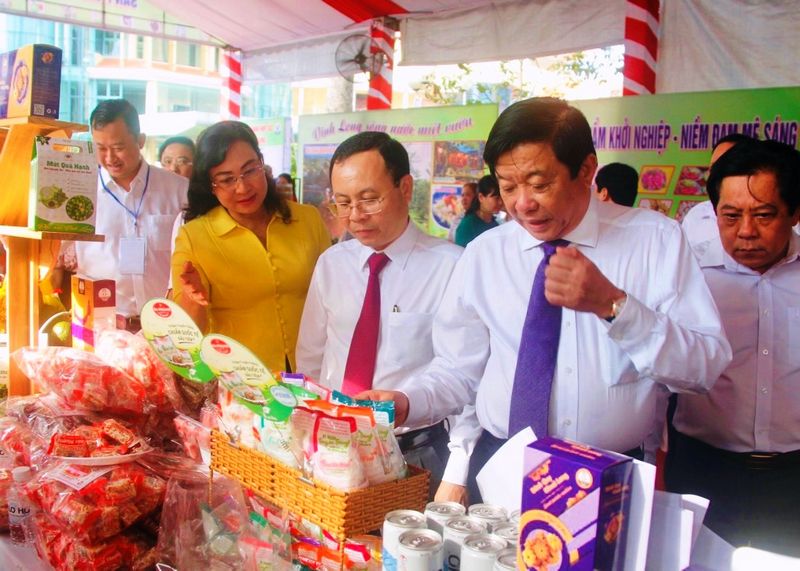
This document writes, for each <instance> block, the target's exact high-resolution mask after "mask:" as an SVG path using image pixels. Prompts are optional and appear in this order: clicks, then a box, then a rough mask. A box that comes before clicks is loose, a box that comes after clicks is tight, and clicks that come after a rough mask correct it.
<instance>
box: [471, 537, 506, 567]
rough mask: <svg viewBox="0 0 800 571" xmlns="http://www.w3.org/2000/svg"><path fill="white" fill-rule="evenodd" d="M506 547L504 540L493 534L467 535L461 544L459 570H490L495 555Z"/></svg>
mask: <svg viewBox="0 0 800 571" xmlns="http://www.w3.org/2000/svg"><path fill="white" fill-rule="evenodd" d="M506 548H507V545H506V540H505V539H503V538H502V537H498V536H496V535H494V534H489V533H476V534H475V535H470V536H467V537H466V538H464V545H462V546H461V571H492V567H494V562H495V560H496V559H497V555H498V554H499V553H500V552H501V551H503V550H504V549H506Z"/></svg>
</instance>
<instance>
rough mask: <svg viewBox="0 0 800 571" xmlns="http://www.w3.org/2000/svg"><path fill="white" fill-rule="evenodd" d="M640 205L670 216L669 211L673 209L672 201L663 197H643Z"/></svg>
mask: <svg viewBox="0 0 800 571" xmlns="http://www.w3.org/2000/svg"><path fill="white" fill-rule="evenodd" d="M638 206H639V208H649V209H650V210H655V211H656V212H660V213H661V214H664V215H665V216H669V212H670V210H671V209H672V201H671V200H664V199H663V198H641V199H639V205H638Z"/></svg>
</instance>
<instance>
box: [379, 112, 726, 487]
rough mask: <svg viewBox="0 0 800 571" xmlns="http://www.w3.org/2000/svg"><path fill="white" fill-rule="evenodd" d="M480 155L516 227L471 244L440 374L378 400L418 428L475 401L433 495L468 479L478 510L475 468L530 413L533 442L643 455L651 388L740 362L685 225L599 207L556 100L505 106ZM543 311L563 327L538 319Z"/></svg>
mask: <svg viewBox="0 0 800 571" xmlns="http://www.w3.org/2000/svg"><path fill="white" fill-rule="evenodd" d="M484 160H485V161H486V162H487V164H488V165H489V168H490V170H491V172H492V174H494V175H495V176H496V177H497V181H498V183H499V185H500V194H501V197H502V199H503V202H504V203H505V205H506V207H507V209H508V212H509V215H510V216H511V217H512V218H513V219H514V221H515V222H516V223H509V224H505V225H503V226H501V227H500V228H497V229H495V230H492V231H491V232H486V233H484V234H482V235H481V236H479V237H478V238H477V239H475V240H474V241H473V242H471V243H470V245H469V247H467V248H466V250H465V252H464V254H463V255H462V257H461V259H460V260H459V262H458V264H457V265H456V269H455V271H454V272H453V276H452V278H451V280H450V284H449V286H448V289H447V292H445V296H444V300H443V302H442V305H441V307H440V308H439V311H438V313H437V315H436V319H435V321H434V327H433V339H434V349H435V355H436V356H435V358H434V360H433V362H432V363H431V365H430V366H429V367H428V368H427V369H426V370H425V371H424V372H423V373H422V374H420V375H416V376H415V377H414V378H413V379H412V380H411V382H409V383H408V384H407V385H406V386H405V387H404V388H403V391H402V392H401V393H391V394H386V393H381V392H378V391H376V392H373V393H372V394H371V395H370V396H372V397H378V398H393V399H394V400H395V402H396V404H397V408H398V410H399V411H400V417H401V420H402V417H403V413H405V412H406V411H407V412H408V417H407V420H406V422H409V423H411V424H422V423H431V422H435V421H436V420H437V419H439V418H441V417H443V416H445V415H448V414H452V413H453V411H454V410H458V408H459V407H461V406H463V405H464V404H466V403H470V402H473V403H475V404H476V413H477V414H476V416H474V417H472V418H464V419H462V424H466V425H468V426H469V428H470V430H471V433H470V434H469V436H465V435H466V433H467V429H466V428H463V427H459V429H458V430H459V434H460V435H461V437H460V441H459V442H452V441H451V457H450V464H449V465H448V478H447V479H446V481H445V482H444V483H443V484H442V487H441V488H440V491H439V492H438V493H437V499H456V500H462V501H463V500H464V499H465V498H464V491H465V490H464V484H466V483H468V484H469V502H471V503H474V502H476V501H480V493H479V490H478V489H477V486H475V476H476V474H477V472H478V471H479V469H480V468H481V467H482V466H483V464H484V463H485V462H486V461H487V460H488V458H490V457H491V456H492V455H493V454H494V452H495V451H496V450H497V449H498V448H499V447H500V446H501V445H502V444H503V442H505V440H506V439H507V438H508V437H510V436H513V435H514V434H515V433H516V432H517V431H518V430H521V429H522V428H524V425H522V424H520V419H523V420H526V419H525V417H524V414H526V413H527V412H528V411H526V409H530V412H531V413H533V412H534V411H538V412H536V414H531V416H530V417H529V418H528V419H527V424H528V425H530V426H534V424H536V425H538V426H540V427H541V428H538V429H537V428H535V429H534V431H535V432H536V433H537V434H538V435H539V436H543V435H544V434H550V435H554V436H557V437H563V438H569V439H572V440H577V441H580V442H585V443H587V444H591V445H596V446H599V447H602V448H606V449H610V450H615V451H618V452H630V453H631V454H637V455H640V450H641V445H642V443H643V441H644V440H645V438H646V437H647V436H648V435H649V434H650V433H651V432H652V431H653V430H654V429H655V428H656V425H657V424H658V423H657V421H656V414H655V413H656V403H657V400H658V399H657V397H658V395H657V392H658V391H657V383H663V384H666V385H667V386H669V387H670V388H671V389H672V390H674V391H689V392H702V391H705V390H708V388H709V387H710V385H711V383H712V382H713V380H714V379H715V378H716V377H717V375H718V374H719V372H720V371H722V369H723V368H724V367H725V366H726V365H727V364H728V362H729V361H730V346H729V345H728V343H727V341H726V340H725V336H724V334H723V331H722V326H721V323H720V319H719V315H718V314H717V311H716V308H715V306H714V302H713V300H712V299H711V295H710V293H709V291H708V287H707V286H706V284H705V282H704V280H703V276H702V273H701V272H700V268H699V267H698V266H697V262H696V261H695V260H694V259H693V257H692V254H691V251H690V250H689V247H688V244H687V243H686V241H685V239H684V237H683V235H682V233H681V230H680V227H679V226H678V225H677V224H676V223H675V222H674V221H672V220H670V219H668V218H667V217H665V216H661V215H660V214H657V213H654V212H651V211H647V210H643V209H631V208H626V207H623V206H619V205H617V204H613V203H606V202H600V201H598V200H593V199H592V196H591V184H592V179H593V177H594V173H595V170H596V168H597V156H596V154H595V150H594V145H593V143H592V135H591V129H590V127H589V124H588V122H587V121H586V118H585V117H584V116H583V115H582V114H581V113H580V111H578V110H577V109H575V108H574V107H571V106H569V105H568V104H567V103H566V102H564V101H561V100H558V99H552V98H534V99H529V100H526V101H521V102H518V103H515V104H514V105H511V106H510V107H508V108H507V109H506V110H505V111H503V113H502V114H501V115H500V117H499V118H498V119H497V122H496V123H495V125H494V126H493V128H492V130H491V132H490V134H489V138H488V140H487V143H486V148H485V152H484ZM559 239H563V240H566V241H568V243H569V246H568V247H564V245H563V244H558V243H555V242H556V240H559ZM553 250H555V253H554V254H551V252H552V251H553ZM546 255H547V256H550V257H549V260H550V261H549V265H548V263H547V257H546ZM535 275H536V279H535V277H534V276H535ZM542 289H543V293H542ZM541 298H544V299H541ZM534 301H535V303H534ZM543 305H544V306H546V307H545V309H546V310H547V311H548V312H550V313H549V315H550V316H552V314H553V312H555V313H556V314H557V315H559V317H558V320H553V319H550V318H548V319H547V320H544V319H542V320H539V321H538V322H537V320H535V319H533V320H531V319H529V317H530V316H531V315H534V316H535V315H536V313H537V311H538V310H541V309H542V306H543ZM526 307H527V308H528V309H527V312H526ZM553 322H554V323H553ZM545 323H547V325H548V328H547V335H545ZM553 325H554V326H555V332H553V331H552V330H551V329H550V327H552V326H553ZM537 336H538V338H537ZM523 340H524V341H525V344H524V345H522V341H523ZM537 345H538V346H539V347H540V352H542V353H547V352H549V353H550V356H551V361H550V369H549V371H550V372H549V375H548V374H544V373H542V374H537V375H536V376H535V378H531V377H529V374H530V373H532V372H533V371H534V370H538V371H542V370H543V369H544V368H543V367H539V366H538V365H537V367H536V368H535V369H534V368H533V367H528V366H527V362H528V360H529V359H530V358H531V352H530V351H529V350H528V349H529V347H531V346H533V347H536V346H537ZM521 348H524V349H525V352H524V353H523V352H522V350H521ZM523 356H524V357H525V360H524V361H523ZM534 356H535V355H534ZM520 362H523V365H522V366H520ZM540 364H541V363H539V365H540ZM542 383H544V385H543V386H544V387H545V389H544V390H543V391H540V392H538V393H537V392H536V391H534V393H533V394H530V389H531V388H533V387H538V386H540V385H542ZM525 392H528V393H529V394H528V396H525V397H518V396H517V395H520V394H525ZM548 393H549V395H550V396H549V397H548V398H543V395H545V394H548ZM512 394H513V395H515V396H514V398H512ZM409 406H410V408H407V407H409ZM512 420H513V421H514V423H512V422H511V421H512ZM514 424H515V425H516V426H513V427H512V428H511V429H510V425H514ZM453 445H455V448H454V446H453ZM459 448H460V450H459ZM451 478H452V479H451Z"/></svg>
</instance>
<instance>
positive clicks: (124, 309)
mask: <svg viewBox="0 0 800 571" xmlns="http://www.w3.org/2000/svg"><path fill="white" fill-rule="evenodd" d="M89 125H90V127H91V130H92V140H93V142H94V147H95V153H96V155H97V160H98V162H99V163H100V170H99V173H98V179H97V233H98V234H103V235H104V236H105V241H104V242H76V243H75V250H76V255H77V268H76V271H77V272H78V273H80V274H82V275H85V276H88V277H92V278H95V279H113V280H115V281H116V286H117V293H116V299H117V326H118V327H124V328H126V329H129V330H131V331H138V330H139V328H140V327H139V312H140V311H141V309H142V306H143V305H144V304H145V303H146V302H147V300H149V299H151V298H153V297H161V296H163V295H164V292H165V291H167V282H168V280H169V270H170V249H171V246H172V245H171V243H170V236H171V234H172V224H173V222H174V221H175V217H176V216H177V215H178V212H180V210H181V208H182V207H183V205H184V203H185V202H186V191H187V188H188V184H189V181H188V180H187V179H185V178H184V177H182V176H179V175H177V174H174V173H172V172H169V171H167V170H164V169H162V168H158V167H154V166H151V165H148V164H147V162H146V161H145V160H144V158H143V157H142V154H141V149H142V147H143V146H144V141H145V136H144V134H143V133H141V132H140V129H139V115H138V113H137V112H136V108H135V107H133V105H131V104H130V103H129V102H128V101H126V100H124V99H108V100H105V101H102V102H100V103H99V104H98V105H97V107H96V108H95V109H94V111H92V114H91V116H90V118H89Z"/></svg>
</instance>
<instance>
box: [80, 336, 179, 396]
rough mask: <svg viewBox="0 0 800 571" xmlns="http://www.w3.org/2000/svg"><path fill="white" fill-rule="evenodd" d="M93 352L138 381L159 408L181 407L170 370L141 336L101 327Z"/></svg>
mask: <svg viewBox="0 0 800 571" xmlns="http://www.w3.org/2000/svg"><path fill="white" fill-rule="evenodd" d="M94 352H95V354H96V355H97V356H98V357H100V358H101V359H102V360H103V361H105V362H106V363H108V364H110V365H113V366H114V367H117V368H118V369H120V370H122V371H124V372H125V373H127V374H128V375H130V376H131V377H133V378H134V379H136V380H138V381H139V382H141V383H142V385H143V386H144V387H145V390H146V391H147V398H148V399H149V401H150V402H151V403H152V404H153V405H154V406H155V407H156V409H157V410H158V411H159V412H173V411H175V410H178V411H182V410H183V399H182V398H181V396H180V394H179V393H178V389H177V388H176V386H175V378H174V375H173V373H172V371H171V370H170V368H169V367H167V365H166V364H164V363H163V362H162V361H161V359H159V358H158V356H157V355H156V354H155V352H154V351H153V349H152V348H151V347H150V344H149V343H148V342H147V341H146V340H145V339H144V337H141V336H140V335H134V334H133V333H130V332H128V331H125V330H122V329H109V330H106V331H101V332H100V334H99V336H98V339H97V343H96V344H95V348H94Z"/></svg>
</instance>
